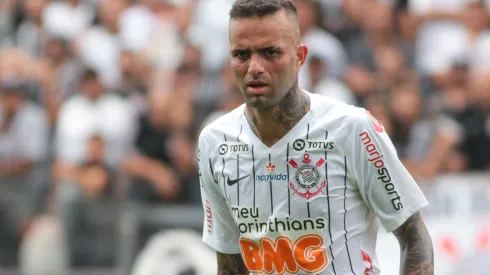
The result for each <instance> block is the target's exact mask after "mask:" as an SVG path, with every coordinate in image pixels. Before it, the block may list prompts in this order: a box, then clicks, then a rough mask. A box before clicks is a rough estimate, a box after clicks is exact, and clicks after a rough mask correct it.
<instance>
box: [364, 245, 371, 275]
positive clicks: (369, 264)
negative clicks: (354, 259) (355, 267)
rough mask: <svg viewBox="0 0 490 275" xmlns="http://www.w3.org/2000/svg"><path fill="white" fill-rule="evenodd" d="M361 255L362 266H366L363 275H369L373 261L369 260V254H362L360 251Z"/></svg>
mask: <svg viewBox="0 0 490 275" xmlns="http://www.w3.org/2000/svg"><path fill="white" fill-rule="evenodd" d="M361 253H362V260H363V261H364V264H365V265H366V268H365V269H364V273H365V274H364V275H369V273H368V271H371V270H373V261H372V260H371V257H370V256H369V254H367V253H366V252H364V250H361Z"/></svg>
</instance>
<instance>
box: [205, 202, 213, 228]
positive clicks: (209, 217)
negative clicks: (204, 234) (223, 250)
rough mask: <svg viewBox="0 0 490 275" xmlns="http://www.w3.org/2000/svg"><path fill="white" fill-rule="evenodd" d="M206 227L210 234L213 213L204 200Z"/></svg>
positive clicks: (209, 204) (208, 203)
mask: <svg viewBox="0 0 490 275" xmlns="http://www.w3.org/2000/svg"><path fill="white" fill-rule="evenodd" d="M206 225H207V227H206V228H207V229H208V232H209V233H211V229H212V225H213V213H212V212H211V203H210V202H209V201H208V200H206Z"/></svg>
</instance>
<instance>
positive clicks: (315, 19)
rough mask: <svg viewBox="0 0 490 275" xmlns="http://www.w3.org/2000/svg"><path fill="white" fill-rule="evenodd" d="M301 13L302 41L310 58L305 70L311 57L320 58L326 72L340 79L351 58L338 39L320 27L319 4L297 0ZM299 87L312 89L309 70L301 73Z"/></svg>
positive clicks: (311, 0)
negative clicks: (324, 64) (325, 66)
mask: <svg viewBox="0 0 490 275" xmlns="http://www.w3.org/2000/svg"><path fill="white" fill-rule="evenodd" d="M294 4H295V5H296V7H297V9H298V13H299V25H300V30H301V41H302V43H304V44H305V45H306V46H308V51H309V54H308V57H307V59H306V61H305V68H307V67H308V64H309V61H310V57H311V56H319V57H320V58H321V59H322V60H323V62H325V63H326V64H327V66H328V68H329V70H327V71H325V73H326V74H327V75H330V76H331V77H336V78H340V77H342V75H343V74H344V71H345V70H346V68H347V65H348V62H349V57H348V56H347V52H346V50H345V48H344V46H343V45H342V43H341V42H340V40H339V39H338V38H336V37H335V36H333V35H332V34H330V33H328V32H326V31H325V30H323V29H321V28H319V27H318V23H319V22H320V18H319V13H318V11H319V10H320V9H319V7H318V3H317V2H315V1H313V0H295V1H294ZM298 81H299V86H300V87H303V88H304V89H307V90H309V89H311V83H310V76H309V75H308V70H301V71H300V73H299V80H298Z"/></svg>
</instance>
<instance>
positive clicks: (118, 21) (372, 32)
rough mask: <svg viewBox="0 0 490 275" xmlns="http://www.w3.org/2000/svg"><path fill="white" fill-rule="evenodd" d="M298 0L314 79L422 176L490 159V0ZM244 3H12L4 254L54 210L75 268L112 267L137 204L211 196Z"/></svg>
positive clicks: (3, 155)
mask: <svg viewBox="0 0 490 275" xmlns="http://www.w3.org/2000/svg"><path fill="white" fill-rule="evenodd" d="M294 2H295V4H296V5H297V8H298V10H299V13H300V25H301V32H302V42H303V43H304V44H306V45H307V46H308V47H309V56H308V59H307V62H306V64H305V66H304V67H303V68H302V70H301V72H300V74H299V83H300V87H301V88H303V89H306V90H308V91H310V92H312V93H318V94H323V95H326V96H330V97H332V98H335V99H337V100H340V101H344V102H346V103H348V104H353V105H356V106H361V107H364V108H366V109H368V110H369V111H370V112H371V113H372V114H373V115H374V116H375V117H376V118H377V119H378V120H380V121H381V122H382V123H383V125H384V126H385V129H386V131H387V132H388V134H389V135H390V136H391V138H392V140H393V142H394V144H395V147H396V149H397V151H398V154H399V157H400V158H401V159H402V161H403V162H404V163H405V165H406V167H407V168H408V169H409V170H410V172H411V173H412V175H414V177H416V178H417V179H431V178H433V177H435V176H436V175H438V174H441V173H460V172H465V171H479V172H487V173H488V172H489V171H490V31H488V29H489V26H490V1H488V0H486V1H477V0H318V1H316V0H294ZM232 3H233V0H59V1H54V0H52V1H49V0H4V1H2V2H1V3H0V225H1V226H0V266H16V265H18V263H19V259H18V254H19V253H18V250H19V247H20V245H21V243H22V241H23V240H24V239H25V238H26V236H29V232H31V231H33V230H35V229H33V228H35V226H36V220H37V219H38V217H39V216H40V215H43V214H45V213H52V214H55V215H56V217H59V220H60V224H61V228H62V230H63V231H62V232H63V235H62V236H64V239H65V242H66V244H67V247H68V249H69V253H68V255H69V262H70V265H71V266H74V267H87V266H104V265H105V266H107V265H108V266H110V265H114V263H115V259H114V255H115V254H116V253H115V249H117V248H116V247H117V245H116V243H117V240H115V236H116V235H117V234H114V227H117V225H116V226H115V224H117V222H118V219H117V218H116V216H118V214H116V213H118V212H117V211H118V210H117V209H118V207H117V206H118V205H120V203H121V202H122V203H126V202H130V203H131V204H134V205H162V204H164V205H172V204H173V205H183V204H188V205H199V204H200V195H199V185H198V184H197V180H198V179H197V169H196V163H195V155H196V154H195V150H196V148H195V144H196V140H197V137H198V135H199V132H200V130H201V129H202V127H203V126H204V125H206V124H207V123H209V122H210V121H212V120H214V119H216V118H217V117H219V116H220V115H221V114H223V113H225V112H227V111H230V110H232V109H234V108H236V107H238V106H239V105H240V104H242V102H243V99H242V96H241V94H240V91H239V90H238V89H237V88H236V87H235V85H234V78H233V73H232V72H231V71H230V68H229V64H228V63H229V59H228V58H229V52H228V37H227V34H228V11H229V9H230V8H231V5H232Z"/></svg>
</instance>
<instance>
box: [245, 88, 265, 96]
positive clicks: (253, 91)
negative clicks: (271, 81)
mask: <svg viewBox="0 0 490 275" xmlns="http://www.w3.org/2000/svg"><path fill="white" fill-rule="evenodd" d="M267 88H268V86H260V87H250V86H249V87H247V93H248V94H249V95H255V96H259V95H263V94H265V92H266V91H267Z"/></svg>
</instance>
